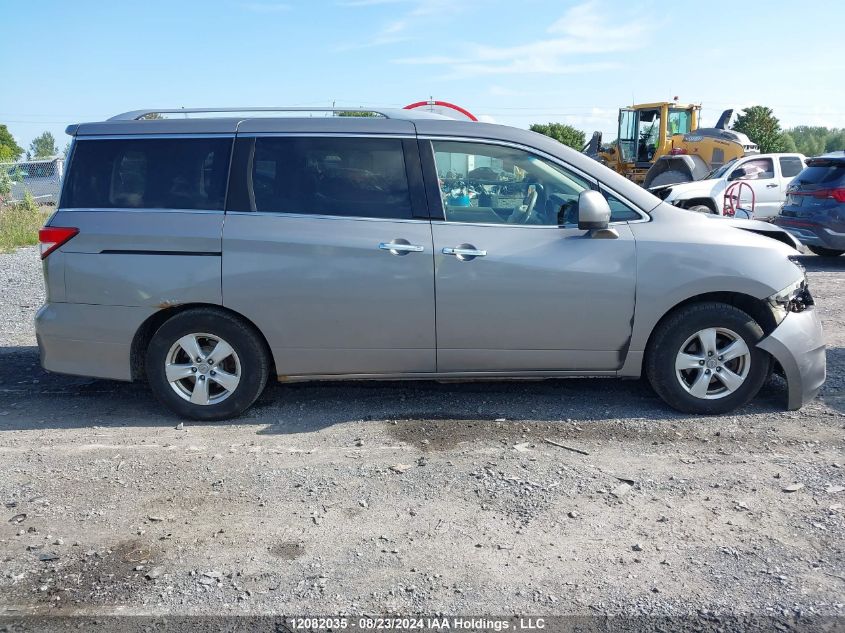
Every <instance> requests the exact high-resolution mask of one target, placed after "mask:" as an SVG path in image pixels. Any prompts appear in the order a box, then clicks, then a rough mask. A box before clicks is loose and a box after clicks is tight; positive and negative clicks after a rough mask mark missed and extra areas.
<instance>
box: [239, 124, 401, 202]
mask: <svg viewBox="0 0 845 633" xmlns="http://www.w3.org/2000/svg"><path fill="white" fill-rule="evenodd" d="M251 140H252V139H243V140H241V141H239V144H241V143H243V144H244V146H246V144H248V143H249V142H250V141H251ZM254 145H255V149H254V153H253V154H252V160H251V161H247V172H248V173H247V183H246V188H247V192H246V194H247V195H246V197H244V196H242V195H240V192H239V191H238V189H239V187H238V186H235V188H234V191H233V192H232V194H233V195H231V196H230V205H229V210H231V211H263V212H270V213H297V214H309V215H334V216H352V217H367V218H390V219H395V218H398V219H409V218H411V217H412V212H411V195H410V188H409V185H408V176H407V172H406V169H405V154H404V150H403V146H402V140H401V139H397V138H354V137H339V138H337V137H264V138H262V137H259V138H256V139H254ZM240 147H241V146H240V145H239V150H238V151H239V153H240V151H241V149H240ZM237 162H238V161H236V163H237Z"/></svg>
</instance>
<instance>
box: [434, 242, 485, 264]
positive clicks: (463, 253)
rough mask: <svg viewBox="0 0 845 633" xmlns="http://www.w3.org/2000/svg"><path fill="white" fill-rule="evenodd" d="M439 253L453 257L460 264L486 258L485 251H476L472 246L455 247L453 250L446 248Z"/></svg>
mask: <svg viewBox="0 0 845 633" xmlns="http://www.w3.org/2000/svg"><path fill="white" fill-rule="evenodd" d="M441 252H442V253H443V254H444V255H454V256H455V257H457V258H458V259H459V260H461V261H462V262H469V261H472V260H473V259H475V258H476V257H486V256H487V251H482V250H478V249H477V248H475V246H473V245H472V244H461V245H460V246H456V247H454V248H452V247H449V246H447V247H445V248H444V249H443V250H442V251H441Z"/></svg>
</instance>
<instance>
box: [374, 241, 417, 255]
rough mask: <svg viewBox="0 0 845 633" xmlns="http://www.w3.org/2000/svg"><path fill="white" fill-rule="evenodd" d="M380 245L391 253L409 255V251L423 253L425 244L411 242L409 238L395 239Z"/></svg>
mask: <svg viewBox="0 0 845 633" xmlns="http://www.w3.org/2000/svg"><path fill="white" fill-rule="evenodd" d="M378 247H379V248H380V249H381V250H383V251H389V252H390V254H391V255H407V254H408V253H422V252H423V251H424V250H425V246H420V245H418V244H411V243H410V242H408V240H393V241H392V242H381V243H380V244H379V245H378Z"/></svg>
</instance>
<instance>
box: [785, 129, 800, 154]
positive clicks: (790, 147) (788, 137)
mask: <svg viewBox="0 0 845 633" xmlns="http://www.w3.org/2000/svg"><path fill="white" fill-rule="evenodd" d="M782 151H784V152H797V151H798V147H797V146H796V145H795V138H794V137H793V136H792V134H791V133H790V132H789V131H786V132H784V133H783V150H782Z"/></svg>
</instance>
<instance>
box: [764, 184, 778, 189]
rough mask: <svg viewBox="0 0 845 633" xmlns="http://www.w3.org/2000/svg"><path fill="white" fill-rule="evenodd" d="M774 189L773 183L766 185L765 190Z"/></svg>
mask: <svg viewBox="0 0 845 633" xmlns="http://www.w3.org/2000/svg"><path fill="white" fill-rule="evenodd" d="M775 187H777V185H776V184H774V183H772V184H771V185H766V189H774V188H775Z"/></svg>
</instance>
